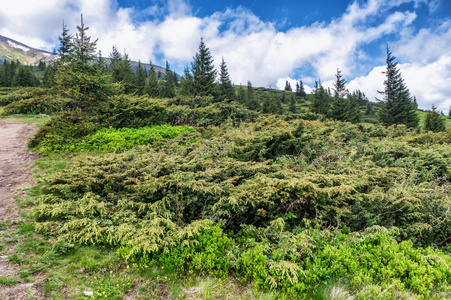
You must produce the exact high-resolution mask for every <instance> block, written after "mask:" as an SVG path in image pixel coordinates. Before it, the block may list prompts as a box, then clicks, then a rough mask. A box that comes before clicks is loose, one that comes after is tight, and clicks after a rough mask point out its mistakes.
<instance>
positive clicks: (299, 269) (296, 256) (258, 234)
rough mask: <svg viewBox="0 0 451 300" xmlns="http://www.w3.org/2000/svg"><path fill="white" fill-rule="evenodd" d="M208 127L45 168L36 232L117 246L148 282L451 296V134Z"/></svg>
mask: <svg viewBox="0 0 451 300" xmlns="http://www.w3.org/2000/svg"><path fill="white" fill-rule="evenodd" d="M116 132H117V131H113V134H115V133H116ZM133 132H137V131H136V130H135V131H133ZM199 132H200V134H201V138H199V133H186V134H182V135H180V136H178V137H176V138H174V139H169V140H167V141H166V140H161V141H160V142H159V143H155V145H152V146H140V147H134V148H131V149H130V150H128V151H125V152H123V153H116V154H114V153H105V154H95V155H88V154H82V155H81V156H79V158H74V159H72V162H71V163H70V164H67V165H66V166H65V167H63V168H61V170H59V171H55V172H46V173H47V174H48V175H46V176H45V177H43V180H42V182H41V183H40V186H39V188H38V189H37V190H38V193H39V194H40V196H39V197H37V200H36V205H33V207H32V209H31V211H32V214H33V216H34V218H36V222H35V230H36V231H37V232H39V233H41V234H45V236H48V237H50V238H52V239H54V241H55V243H56V244H57V245H59V246H58V247H63V248H67V249H69V251H73V250H71V249H87V248H78V247H79V245H88V246H92V245H99V246H100V247H106V248H107V249H111V250H109V251H113V249H117V255H118V256H116V258H115V259H117V261H118V263H120V262H124V266H126V265H128V266H129V268H128V269H127V268H126V267H123V269H125V270H131V269H133V270H136V272H138V273H139V274H140V275H139V276H144V277H143V278H146V277H145V276H148V275H146V274H149V273H150V274H153V273H152V272H155V270H164V271H165V272H168V273H167V275H164V276H166V277H168V278H171V280H170V282H189V281H190V280H191V278H195V277H196V276H208V277H209V278H219V279H218V280H219V281H220V282H227V280H229V278H233V280H236V281H237V283H238V284H239V285H242V286H247V285H249V284H250V285H251V286H252V287H253V289H255V291H267V293H269V294H268V295H274V297H275V298H277V299H279V298H284V297H287V298H299V297H301V298H317V299H327V298H333V297H334V296H331V295H333V294H337V293H338V294H340V293H341V295H348V296H349V297H348V296H346V297H348V298H351V297H356V298H360V299H371V298H385V299H394V298H397V299H424V298H434V297H435V298H438V299H440V298H443V297H445V298H446V297H448V296H449V295H450V294H449V293H450V292H449V288H450V278H451V273H450V272H451V271H450V266H451V260H450V257H449V255H448V254H445V253H444V252H442V251H441V250H439V248H440V247H444V246H446V244H447V242H448V241H449V239H448V237H449V236H450V235H451V222H450V221H451V219H450V216H449V214H448V213H447V212H448V209H449V207H450V203H451V202H450V200H451V199H450V196H449V195H450V192H449V189H450V179H451V176H450V169H449V166H450V165H451V153H450V152H449V143H450V140H451V136H449V135H446V134H434V133H426V134H417V133H415V132H412V131H409V130H408V129H407V128H405V127H404V126H398V127H390V128H385V127H381V126H374V125H368V124H360V125H352V124H347V123H339V122H329V121H328V122H320V121H300V120H295V121H290V122H286V121H282V120H280V119H278V118H273V117H270V118H263V119H260V120H259V121H257V122H256V123H252V124H242V125H241V126H239V127H231V126H228V125H224V126H222V127H219V128H218V127H208V128H204V129H199ZM194 137H197V138H195V139H194ZM103 143H104V144H108V143H109V141H108V140H105V142H103ZM99 149H100V148H99ZM46 165H47V166H48V164H46V163H41V166H42V167H43V166H46ZM97 249H99V248H97ZM443 249H444V250H445V251H447V250H446V249H448V248H446V247H445V248H443ZM111 253H113V252H111ZM446 253H448V252H446ZM118 257H120V258H121V259H119V258H118ZM161 268H163V269H161ZM149 270H150V271H149ZM93 272H94V271H93ZM137 276H138V275H137ZM139 276H138V277H137V278H140V277H139ZM157 276H163V275H157ZM193 276H194V277H193ZM161 278H162V277H159V280H161ZM176 278H177V279H176ZM178 280H179V281H178ZM93 282H94V281H93ZM108 282H110V283H111V282H112V281H111V280H108ZM127 282H128V281H124V282H123V283H120V282H112V283H111V284H112V286H113V287H114V285H116V287H117V284H119V285H120V287H121V284H127ZM134 282H135V284H132V285H131V287H130V289H131V290H133V289H136V281H134ZM110 283H108V284H106V286H110V285H109V284H110ZM149 284H153V283H149ZM182 285H183V284H182ZM169 286H170V285H169ZM232 286H234V285H232ZM165 287H166V288H168V285H165ZM111 289H112V290H114V289H113V288H111ZM163 290H164V289H163ZM114 291H115V290H114ZM135 291H136V290H135ZM179 291H181V292H180V293H181V294H180V295H182V294H183V293H185V292H183V291H184V290H183V289H181V288H180V285H179ZM102 293H103V291H102ZM105 293H107V292H106V291H105ZM112 293H113V292H112ZM115 293H118V294H120V293H119V289H117V291H116V292H115ZM121 293H126V292H124V291H122V292H121ZM171 293H172V292H171ZM174 293H175V292H174ZM185 294H189V291H188V292H186V293H185ZM185 294H184V295H185ZM112 295H113V294H111V295H110V296H107V297H113V296H112ZM97 296H99V297H100V295H97ZM253 297H254V296H253Z"/></svg>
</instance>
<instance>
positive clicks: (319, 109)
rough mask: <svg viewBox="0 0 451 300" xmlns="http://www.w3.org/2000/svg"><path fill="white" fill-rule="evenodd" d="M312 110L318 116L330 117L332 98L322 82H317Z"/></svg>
mask: <svg viewBox="0 0 451 300" xmlns="http://www.w3.org/2000/svg"><path fill="white" fill-rule="evenodd" d="M310 110H311V111H312V112H314V113H317V114H323V115H328V114H329V111H330V96H329V95H328V93H327V91H326V90H325V89H324V87H323V85H322V84H321V81H316V83H315V90H314V91H313V97H312V104H311V106H310Z"/></svg>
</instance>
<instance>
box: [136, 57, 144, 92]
mask: <svg viewBox="0 0 451 300" xmlns="http://www.w3.org/2000/svg"><path fill="white" fill-rule="evenodd" d="M145 87H146V71H145V70H144V68H143V67H142V65H141V62H138V68H137V69H136V93H137V94H138V95H143V94H144V89H145Z"/></svg>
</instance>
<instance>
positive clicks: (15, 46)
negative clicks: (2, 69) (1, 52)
mask: <svg viewBox="0 0 451 300" xmlns="http://www.w3.org/2000/svg"><path fill="white" fill-rule="evenodd" d="M8 44H9V45H10V46H11V47H13V48H16V49H21V50H23V51H25V52H27V51H30V48H27V47H24V46H21V45H18V44H16V43H14V42H11V41H8Z"/></svg>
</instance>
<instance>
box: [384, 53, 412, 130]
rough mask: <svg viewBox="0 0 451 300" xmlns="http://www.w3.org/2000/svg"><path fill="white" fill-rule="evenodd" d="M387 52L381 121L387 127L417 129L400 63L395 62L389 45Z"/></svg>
mask: <svg viewBox="0 0 451 300" xmlns="http://www.w3.org/2000/svg"><path fill="white" fill-rule="evenodd" d="M386 50H387V59H386V63H387V68H386V71H385V72H384V74H385V77H386V79H385V81H384V86H385V89H384V91H383V92H380V93H381V94H383V95H384V99H383V101H381V102H382V103H381V104H382V105H381V108H380V110H379V120H380V122H381V123H382V124H384V125H386V126H390V125H393V124H404V125H406V126H407V127H412V128H415V127H417V126H418V116H417V115H416V109H415V105H414V103H413V100H412V98H411V96H410V92H409V89H408V88H407V86H406V84H405V83H404V79H403V78H402V77H401V72H400V70H399V68H398V63H397V62H396V61H395V59H396V57H394V56H393V54H392V52H391V51H390V48H389V47H388V45H387V48H386Z"/></svg>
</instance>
